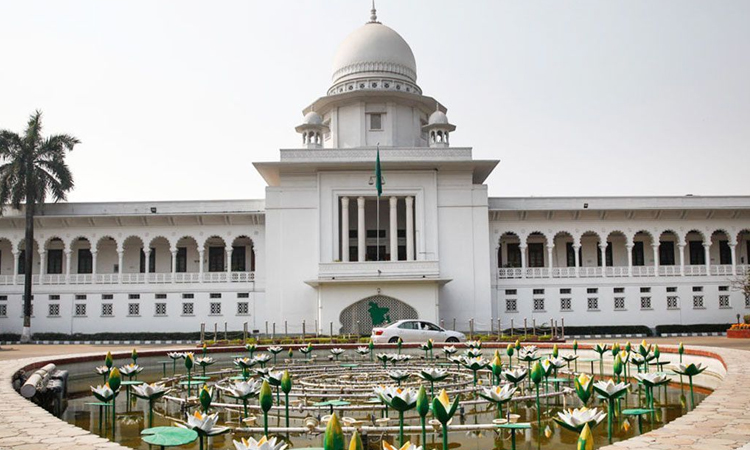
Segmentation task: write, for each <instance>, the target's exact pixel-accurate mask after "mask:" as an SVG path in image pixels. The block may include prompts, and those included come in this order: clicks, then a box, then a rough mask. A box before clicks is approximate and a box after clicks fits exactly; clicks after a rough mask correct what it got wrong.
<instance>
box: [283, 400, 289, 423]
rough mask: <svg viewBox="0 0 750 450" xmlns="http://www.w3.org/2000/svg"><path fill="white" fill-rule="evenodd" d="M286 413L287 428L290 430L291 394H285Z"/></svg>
mask: <svg viewBox="0 0 750 450" xmlns="http://www.w3.org/2000/svg"><path fill="white" fill-rule="evenodd" d="M284 412H285V414H286V427H287V428H289V394H287V393H286V392H285V393H284Z"/></svg>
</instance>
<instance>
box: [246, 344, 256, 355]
mask: <svg viewBox="0 0 750 450" xmlns="http://www.w3.org/2000/svg"><path fill="white" fill-rule="evenodd" d="M257 349H258V346H257V345H255V344H245V350H246V351H247V352H248V353H250V357H251V358H252V357H253V353H255V351H256V350H257Z"/></svg>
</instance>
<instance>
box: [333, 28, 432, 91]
mask: <svg viewBox="0 0 750 450" xmlns="http://www.w3.org/2000/svg"><path fill="white" fill-rule="evenodd" d="M358 74H362V75H364V74H369V76H372V75H373V74H387V76H391V77H396V78H402V79H404V80H405V81H411V82H412V83H416V81H417V63H416V61H415V59H414V53H412V51H411V47H409V44H407V43H406V41H405V40H404V38H402V37H401V35H400V34H398V33H396V32H395V31H394V30H393V29H391V28H389V27H387V26H385V25H383V24H381V23H380V22H376V21H371V22H368V23H366V24H365V25H364V26H362V27H360V28H359V29H357V30H355V31H354V32H353V33H351V34H350V35H349V36H347V37H346V39H344V42H342V43H341V45H339V48H338V50H337V51H336V56H335V57H334V59H333V83H334V84H336V83H338V82H340V81H344V80H346V79H352V78H357V75H358ZM376 76H377V75H376Z"/></svg>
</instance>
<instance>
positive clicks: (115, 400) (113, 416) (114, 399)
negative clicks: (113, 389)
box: [112, 395, 117, 441]
mask: <svg viewBox="0 0 750 450" xmlns="http://www.w3.org/2000/svg"><path fill="white" fill-rule="evenodd" d="M115 402H117V395H115V396H114V397H112V440H113V441H114V440H115V421H116V418H117V414H116V413H115Z"/></svg>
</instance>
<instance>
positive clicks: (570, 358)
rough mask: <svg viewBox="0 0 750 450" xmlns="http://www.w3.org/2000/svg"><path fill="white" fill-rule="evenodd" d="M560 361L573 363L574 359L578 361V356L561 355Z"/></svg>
mask: <svg viewBox="0 0 750 450" xmlns="http://www.w3.org/2000/svg"><path fill="white" fill-rule="evenodd" d="M562 359H564V360H565V361H567V362H570V361H575V360H576V359H578V355H562Z"/></svg>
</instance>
